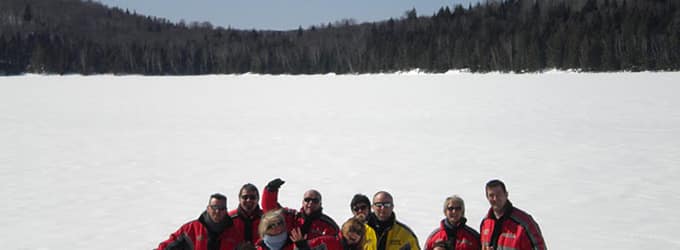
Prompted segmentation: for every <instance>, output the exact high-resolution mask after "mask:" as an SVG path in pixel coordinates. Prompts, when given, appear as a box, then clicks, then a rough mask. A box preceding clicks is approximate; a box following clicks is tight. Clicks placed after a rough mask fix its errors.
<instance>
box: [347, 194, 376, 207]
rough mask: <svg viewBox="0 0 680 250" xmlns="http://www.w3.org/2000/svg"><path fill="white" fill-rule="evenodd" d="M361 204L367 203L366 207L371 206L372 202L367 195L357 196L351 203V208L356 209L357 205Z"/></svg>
mask: <svg viewBox="0 0 680 250" xmlns="http://www.w3.org/2000/svg"><path fill="white" fill-rule="evenodd" d="M360 203H365V204H366V205H369V206H370V205H371V201H370V200H369V199H368V197H367V196H366V195H363V194H355V195H354V198H352V202H350V203H349V206H350V207H351V208H354V206H356V205H357V204H360Z"/></svg>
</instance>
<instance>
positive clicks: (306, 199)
mask: <svg viewBox="0 0 680 250" xmlns="http://www.w3.org/2000/svg"><path fill="white" fill-rule="evenodd" d="M303 201H305V202H307V203H309V202H311V203H315V204H316V203H319V202H320V201H321V200H320V199H319V198H305V199H304V200H303Z"/></svg>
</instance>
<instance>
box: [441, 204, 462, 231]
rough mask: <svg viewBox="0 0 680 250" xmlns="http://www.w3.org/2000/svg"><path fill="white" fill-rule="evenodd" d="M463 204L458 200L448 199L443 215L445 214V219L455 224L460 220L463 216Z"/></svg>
mask: <svg viewBox="0 0 680 250" xmlns="http://www.w3.org/2000/svg"><path fill="white" fill-rule="evenodd" d="M463 213H464V210H463V204H460V203H459V202H456V201H449V203H448V204H446V208H445V209H444V215H445V216H446V220H448V221H449V223H451V224H454V225H455V224H456V223H458V222H459V221H460V219H461V218H463Z"/></svg>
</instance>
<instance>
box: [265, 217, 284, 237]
mask: <svg viewBox="0 0 680 250" xmlns="http://www.w3.org/2000/svg"><path fill="white" fill-rule="evenodd" d="M285 229H286V224H285V223H284V222H283V219H278V220H274V221H273V222H270V223H269V225H267V231H266V232H265V234H267V235H272V236H273V235H279V234H281V233H283V231H284V230H285Z"/></svg>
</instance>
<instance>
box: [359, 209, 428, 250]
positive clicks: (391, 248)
mask: <svg viewBox="0 0 680 250" xmlns="http://www.w3.org/2000/svg"><path fill="white" fill-rule="evenodd" d="M390 223H391V224H388V226H387V227H386V228H385V229H384V230H385V231H384V232H383V233H382V235H377V234H378V233H377V232H376V236H377V238H378V241H377V244H376V247H377V248H376V250H420V244H418V237H417V236H416V234H415V233H413V231H411V229H410V228H409V227H408V226H406V225H404V224H402V223H401V222H399V221H397V220H396V218H395V215H394V214H392V219H391V222H390ZM377 224H378V222H377V218H375V216H374V215H373V214H371V215H370V216H369V219H368V225H369V226H372V227H375V226H376V225H377ZM374 230H376V229H375V228H374ZM376 231H377V230H376Z"/></svg>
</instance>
